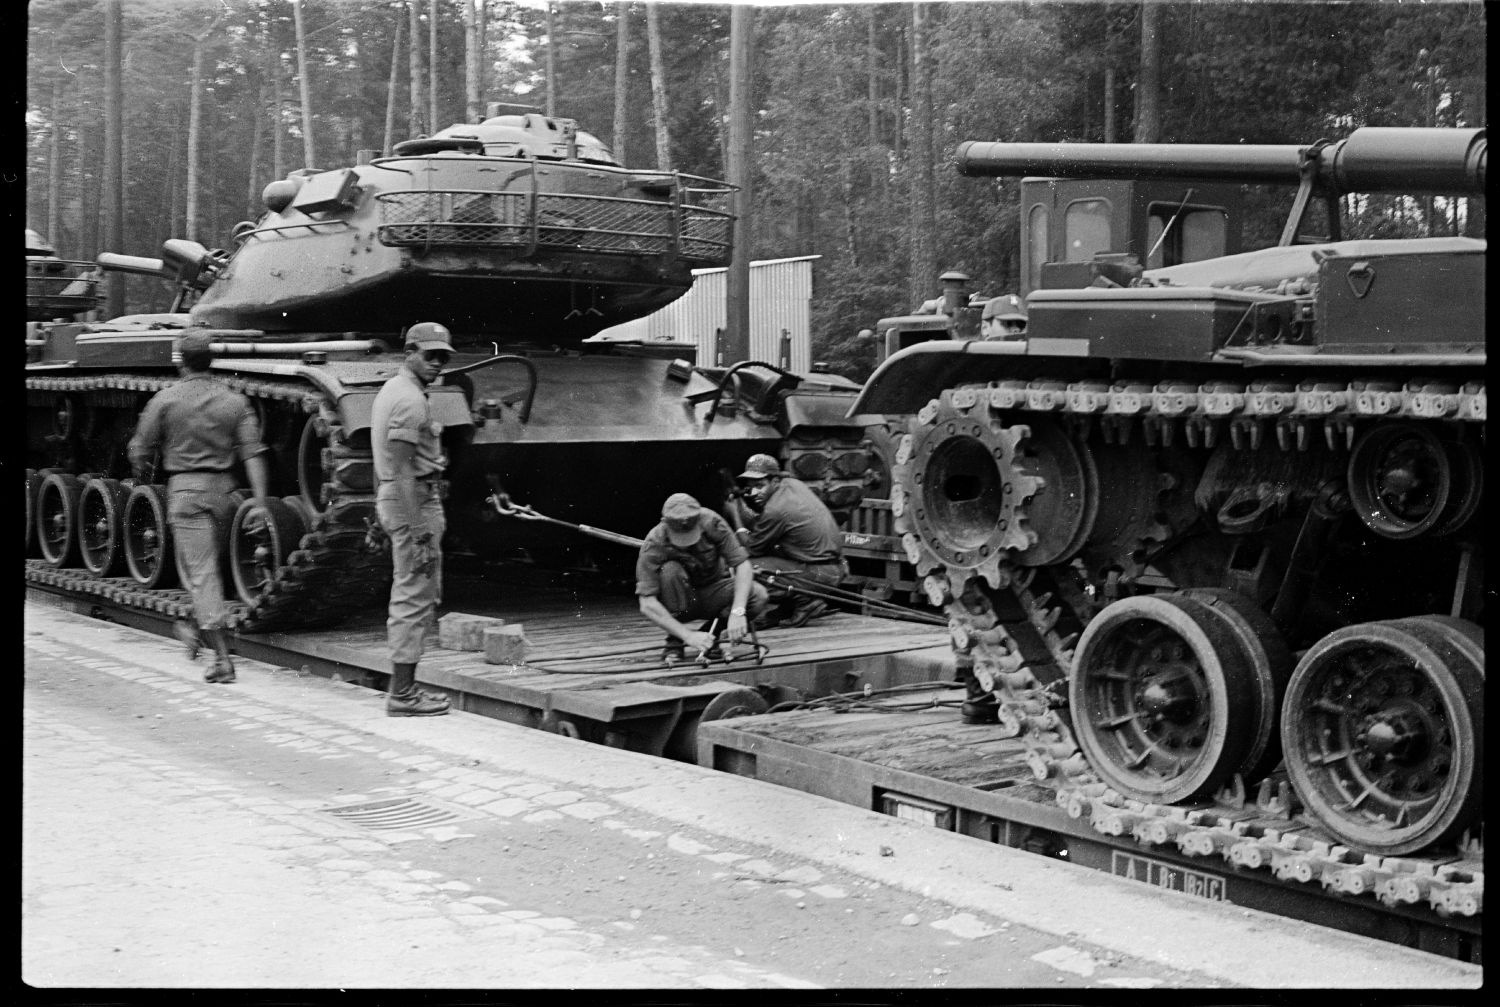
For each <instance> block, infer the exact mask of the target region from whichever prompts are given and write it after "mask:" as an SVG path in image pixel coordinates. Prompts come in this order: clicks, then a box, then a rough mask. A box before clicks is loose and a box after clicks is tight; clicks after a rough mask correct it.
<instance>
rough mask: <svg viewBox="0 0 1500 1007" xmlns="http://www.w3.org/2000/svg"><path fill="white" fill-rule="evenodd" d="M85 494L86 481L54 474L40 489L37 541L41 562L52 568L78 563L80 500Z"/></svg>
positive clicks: (44, 480)
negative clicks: (39, 546) (84, 485)
mask: <svg viewBox="0 0 1500 1007" xmlns="http://www.w3.org/2000/svg"><path fill="white" fill-rule="evenodd" d="M82 492H83V480H81V479H79V478H78V477H77V476H75V475H70V474H68V473H66V472H53V473H52V474H50V475H48V476H47V477H45V478H44V479H43V480H42V484H41V486H40V487H38V489H37V494H36V533H37V539H38V541H39V542H40V544H41V547H42V558H43V559H45V560H46V561H47V562H48V563H50V564H52V565H53V566H56V567H65V566H73V565H75V564H76V563H77V562H78V497H79V495H80V494H81V493H82Z"/></svg>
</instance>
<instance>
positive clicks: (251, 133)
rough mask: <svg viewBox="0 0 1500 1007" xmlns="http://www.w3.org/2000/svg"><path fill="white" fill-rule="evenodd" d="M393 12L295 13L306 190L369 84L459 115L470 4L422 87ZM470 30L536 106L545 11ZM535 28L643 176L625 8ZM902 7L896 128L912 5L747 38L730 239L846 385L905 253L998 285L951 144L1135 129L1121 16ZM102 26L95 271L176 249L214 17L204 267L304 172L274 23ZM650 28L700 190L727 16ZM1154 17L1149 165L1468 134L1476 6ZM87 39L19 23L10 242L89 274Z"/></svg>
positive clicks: (487, 62) (164, 16)
mask: <svg viewBox="0 0 1500 1007" xmlns="http://www.w3.org/2000/svg"><path fill="white" fill-rule="evenodd" d="M413 2H415V3H417V5H418V16H419V21H420V23H421V27H422V30H421V34H420V36H419V37H418V38H416V39H410V38H407V39H405V40H404V41H403V42H402V46H403V49H402V50H400V51H398V52H394V53H393V48H392V43H393V41H394V40H395V35H396V32H397V25H398V24H400V23H404V22H405V19H406V18H407V17H408V7H407V3H406V2H405V0H304V11H303V13H304V17H305V30H306V35H307V47H308V51H307V59H308V61H309V67H310V69H309V77H310V79H311V83H312V91H311V105H312V112H313V119H312V122H313V125H312V129H313V131H314V133H315V140H316V151H317V157H318V159H319V161H320V162H322V163H320V164H318V165H315V166H314V167H319V168H329V167H337V166H339V165H342V164H348V163H352V162H353V161H354V160H355V158H356V157H357V154H358V151H359V150H360V149H362V148H374V147H378V146H379V145H380V144H381V142H382V137H383V136H384V132H385V118H386V109H387V99H388V91H389V89H390V87H391V82H392V81H395V86H396V88H397V89H398V96H397V100H396V101H395V103H394V114H395V124H394V136H395V139H396V140H401V139H405V138H407V137H408V136H411V135H414V134H416V133H423V132H431V131H432V130H433V129H436V128H441V127H443V126H446V125H448V124H450V123H452V122H458V121H462V120H463V119H464V118H465V115H466V100H465V99H466V94H465V85H466V80H465V70H466V67H465V58H464V57H465V36H464V24H463V8H464V3H465V2H471V0H438V3H437V4H436V8H435V9H436V10H437V16H438V20H439V23H438V25H437V31H438V39H439V42H438V49H437V51H438V60H437V63H438V65H437V66H435V67H428V66H427V63H428V56H427V31H428V24H429V22H428V19H429V18H430V17H431V12H432V10H433V7H432V6H431V3H430V0H413ZM481 7H482V12H483V16H484V20H485V24H486V27H485V33H484V42H485V44H484V50H483V58H482V62H483V65H482V66H481V67H480V68H479V70H480V72H479V88H480V92H481V95H482V97H483V99H484V100H491V101H507V102H514V103H519V104H523V105H530V106H533V107H536V108H538V109H540V108H541V107H542V106H543V104H544V100H545V98H544V96H545V94H546V80H545V72H546V66H547V60H546V58H545V50H544V47H545V45H546V42H547V39H546V38H545V32H546V27H545V26H546V17H545V12H544V9H543V6H542V5H541V3H540V2H538V0H521V2H515V0H482V3H481ZM554 8H555V20H554V38H553V39H552V42H553V43H554V55H555V80H554V82H553V83H554V85H555V88H556V95H557V105H558V112H559V114H560V115H564V116H568V117H572V118H576V119H578V120H579V123H580V126H581V127H582V128H584V129H587V130H588V131H590V132H592V133H594V134H595V135H596V136H599V137H602V138H609V137H612V136H614V135H615V134H616V131H617V130H618V131H619V133H620V135H622V136H623V137H624V138H625V148H626V150H627V151H628V152H629V153H630V155H631V160H632V163H635V164H640V165H646V166H652V165H653V162H654V158H653V157H652V155H651V154H650V153H649V152H651V151H654V150H655V149H656V135H655V131H654V123H653V118H652V102H651V78H650V74H651V67H650V60H649V55H648V51H647V49H648V36H647V32H646V11H645V5H644V4H643V3H629V4H620V3H614V2H589V3H584V2H565V3H556V4H555V5H554ZM928 9H929V10H928V17H927V21H926V23H925V24H926V27H925V30H924V32H923V34H924V35H925V37H926V40H927V42H926V49H927V51H928V53H929V57H930V63H929V66H930V68H931V75H930V88H929V90H930V92H931V112H930V113H929V114H926V115H921V113H919V112H918V111H917V110H918V109H919V107H920V104H919V101H918V99H919V98H920V97H921V96H920V95H918V94H915V93H914V89H913V80H914V75H913V72H912V71H913V66H912V59H913V56H912V26H913V19H912V9H911V5H910V4H905V3H885V4H809V5H804V6H796V5H794V6H772V7H767V8H765V9H763V10H762V11H761V12H760V14H759V16H758V17H757V18H756V33H757V37H756V49H757V57H756V60H755V67H756V79H755V82H754V89H753V94H754V105H755V123H756V129H755V140H754V143H755V173H756V174H755V185H754V191H755V200H756V212H755V214H754V215H753V219H751V220H748V221H744V222H742V223H741V225H740V235H741V240H746V241H748V242H749V243H750V254H751V256H752V257H754V258H778V257H784V256H792V255H805V254H817V255H820V256H821V259H819V260H818V262H817V265H816V271H815V287H814V306H813V316H814V333H815V345H816V351H815V352H816V353H817V355H818V356H819V357H820V358H822V359H827V360H829V361H830V362H831V363H833V364H834V365H835V366H836V367H839V368H841V369H843V370H844V371H845V372H846V373H849V374H851V376H862V374H863V373H864V372H865V371H866V370H867V369H868V357H869V350H868V347H866V346H862V345H860V344H858V343H856V342H855V341H854V339H853V336H854V334H855V332H857V331H858V330H859V329H861V328H864V327H866V326H869V325H871V324H873V322H874V321H875V320H876V319H877V318H879V317H880V316H882V315H889V314H897V313H904V312H906V311H909V310H910V309H911V308H912V307H914V304H913V303H912V300H913V297H914V295H915V294H916V293H922V294H923V296H933V295H934V294H936V292H937V284H936V276H935V275H934V276H913V275H911V274H912V268H911V263H912V256H913V250H914V248H920V246H922V245H923V244H927V245H930V246H931V247H935V248H936V250H937V261H936V269H937V270H939V271H941V270H944V269H959V270H962V271H964V272H966V273H968V274H969V275H971V276H973V277H975V278H976V280H977V282H978V286H979V287H980V289H982V290H984V291H986V292H990V293H1001V292H1004V291H1006V290H1010V289H1014V288H1015V286H1016V285H1017V279H1018V276H1019V271H1020V269H1019V266H1020V264H1019V262H1018V260H1017V256H1018V244H1019V241H1018V223H1019V222H1018V214H1017V187H1016V185H1015V183H1014V182H1011V181H997V180H988V179H968V178H961V177H959V176H958V175H957V173H956V172H954V171H953V170H952V165H951V159H952V152H953V150H954V148H955V147H956V146H957V145H958V144H959V143H960V142H961V141H963V140H968V139H986V140H988V139H1005V140H1039V141H1068V140H1073V141H1082V140H1088V141H1098V140H1103V139H1104V138H1105V137H1104V130H1105V122H1106V119H1107V115H1106V106H1107V105H1108V108H1109V110H1110V111H1112V113H1113V121H1114V123H1115V137H1116V139H1117V140H1118V139H1126V138H1128V137H1129V136H1130V131H1131V127H1132V122H1133V117H1134V113H1135V107H1134V106H1135V98H1134V96H1135V93H1136V92H1135V85H1136V82H1137V79H1138V74H1139V72H1140V34H1141V33H1140V12H1141V7H1140V4H1139V3H1137V2H1118V3H1111V2H1090V3H1066V2H1063V3H1041V2H1003V3H948V4H943V3H934V4H929V5H928ZM124 14H125V34H124V39H125V45H124V49H125V66H124V79H123V86H124V91H125V95H124V106H123V107H124V119H125V122H124V132H125V137H124V145H123V149H124V153H123V157H124V162H125V165H124V178H125V190H126V194H125V207H126V214H125V241H126V246H127V247H125V248H123V249H116V251H124V252H128V253H131V254H137V255H151V254H155V252H156V249H157V248H159V246H160V243H161V241H162V240H163V239H165V238H167V237H172V236H174V235H181V234H183V233H186V231H187V230H189V228H188V227H187V226H186V222H185V221H184V219H183V215H184V213H185V211H186V207H187V206H188V205H189V201H188V198H187V196H188V194H187V192H186V182H187V178H188V174H189V173H188V171H187V164H186V161H187V151H188V135H187V133H188V125H189V120H188V115H189V109H190V104H191V103H190V93H189V91H190V87H191V80H192V63H193V60H192V51H193V38H194V36H195V35H196V34H198V33H200V32H202V30H203V28H204V27H205V26H206V25H208V24H210V23H211V22H212V21H213V19H215V18H216V17H217V18H220V19H222V20H221V23H220V25H219V26H218V27H217V28H216V29H215V30H214V32H213V33H212V34H211V35H210V36H209V37H208V38H207V39H206V41H205V47H204V71H203V79H202V82H201V84H200V97H201V99H202V119H203V122H202V127H201V137H200V143H199V154H198V159H199V163H198V176H199V178H200V179H201V182H200V191H199V193H198V200H197V205H198V206H199V208H200V209H199V213H198V218H199V219H198V220H197V221H196V222H195V226H194V228H192V230H195V231H196V232H197V233H198V234H200V235H202V236H203V240H204V241H205V243H208V244H221V243H223V242H224V240H225V239H226V237H227V233H228V230H229V228H230V227H231V226H232V225H233V223H234V222H235V221H236V220H240V219H243V218H246V217H253V216H255V215H257V213H258V206H257V205H256V203H258V193H259V191H260V188H261V187H262V186H263V185H264V184H265V183H266V182H268V181H270V180H272V179H273V178H274V177H277V176H278V175H279V174H284V173H285V172H286V171H289V170H292V169H295V168H300V167H303V165H302V164H301V163H300V161H301V160H302V153H301V152H302V149H303V144H302V124H301V119H300V114H299V108H298V102H297V93H298V79H297V61H296V47H295V38H294V34H293V17H292V8H291V4H290V0H124ZM656 14H657V17H658V21H659V26H660V32H661V38H662V42H663V47H662V53H661V55H662V64H663V65H662V71H663V77H664V80H665V86H666V93H667V98H668V102H667V104H668V108H669V123H668V126H669V129H668V133H669V135H670V138H671V149H670V160H671V164H670V165H669V166H670V167H671V168H674V169H677V170H679V171H684V172H688V173H690V174H698V175H706V176H711V177H720V178H722V177H724V175H725V174H726V170H725V164H724V144H725V132H726V126H727V115H728V109H727V104H728V101H727V99H728V92H729V81H728V39H729V8H728V7H726V6H723V5H715V4H678V3H670V4H662V5H660V6H659V7H658V8H657V10H656ZM1159 14H1160V18H1159V22H1160V23H1159V36H1158V37H1159V43H1160V51H1161V60H1160V66H1159V71H1160V91H1159V94H1160V102H1159V111H1160V118H1161V139H1162V140H1163V141H1165V142H1199V143H1308V142H1311V141H1313V140H1315V139H1318V138H1321V137H1326V138H1329V139H1337V138H1338V137H1341V136H1343V135H1346V134H1347V133H1348V131H1349V130H1351V129H1353V128H1355V127H1357V126H1361V125H1422V126H1425V125H1447V126H1454V125H1459V126H1474V125H1483V124H1484V122H1485V81H1486V62H1485V51H1486V40H1487V24H1486V20H1485V9H1484V7H1483V5H1481V4H1478V3H1467V2H1465V3H1438V4H1359V5H1348V4H1308V3H1273V2H1242V3H1211V4H1204V3H1165V4H1162V5H1161V7H1160V8H1159ZM102 16H103V15H102V0H33V2H32V3H31V4H30V5H29V7H28V9H27V18H28V22H27V42H28V45H27V55H26V74H27V110H26V119H27V128H28V131H27V140H28V144H27V152H26V169H27V184H26V213H27V220H28V224H29V226H32V227H37V228H38V229H41V230H44V231H46V230H48V229H49V228H50V231H51V233H53V234H54V235H55V237H56V241H57V243H58V245H59V251H60V252H61V254H64V255H66V256H69V257H80V258H81V257H89V256H92V255H94V254H95V253H97V252H98V251H101V250H102V248H101V235H102V230H101V226H100V219H101V213H102V207H101V204H100V191H101V185H102V179H103V175H104V172H103V169H102V156H103V150H104V145H103V139H102V137H103V118H104V95H103V90H102V87H103V79H104V74H103V39H102V33H101V32H100V29H99V25H100V24H101V23H102ZM621 16H624V17H626V18H628V19H630V21H629V24H628V28H629V30H628V31H626V32H625V33H623V35H624V37H625V39H626V46H627V49H628V51H627V52H626V53H625V66H626V74H625V78H626V89H627V94H626V96H625V101H624V102H623V103H622V104H621V105H620V108H621V109H623V116H624V121H623V122H621V123H616V122H615V121H614V120H615V117H616V111H615V108H616V103H615V74H614V72H613V69H614V67H615V65H616V56H617V52H616V49H617V45H618V39H619V38H620V37H621V33H620V32H618V31H617V18H619V17H621ZM412 44H415V45H417V46H418V47H419V49H420V51H419V53H418V54H417V56H418V60H417V63H418V65H419V66H420V67H421V68H422V74H423V78H424V79H423V81H422V82H421V83H422V85H423V87H424V89H425V87H426V86H427V82H428V81H429V80H430V81H435V87H436V89H437V107H438V108H439V110H440V111H439V118H440V120H442V121H439V122H437V123H425V122H420V121H418V122H415V123H413V122H411V121H409V119H410V114H409V104H410V103H409V102H407V101H405V100H403V97H402V96H404V95H405V94H406V92H407V88H408V70H407V60H408V54H409V49H407V48H405V47H409V46H411V45H412ZM393 55H395V57H396V63H397V65H396V66H395V67H394V68H393V67H392V57H393ZM393 69H394V73H393ZM1107 72H1108V73H1109V74H1110V75H1111V76H1112V79H1113V81H1114V87H1113V93H1112V94H1106V90H1105V80H1106V73H1107ZM423 93H424V94H425V93H426V92H425V90H424V92H423ZM278 94H279V97H280V103H279V104H278V102H277V96H278ZM419 107H420V108H421V109H425V108H426V102H425V100H424V101H423V102H421V103H420V105H419ZM919 115H921V117H920V119H919V118H918V116H919ZM928 131H930V135H931V138H932V148H933V154H932V155H931V162H932V163H931V165H930V167H931V168H932V169H933V172H934V174H933V177H932V182H931V185H932V195H933V202H934V208H933V212H932V214H931V215H930V219H931V220H932V223H931V224H930V225H928V227H930V228H931V230H932V232H933V233H923V234H917V233H914V229H915V228H917V227H920V226H921V225H920V224H914V218H913V214H912V212H911V210H912V205H913V200H914V198H916V197H917V196H918V195H919V194H918V193H917V191H916V190H915V189H914V188H913V187H914V186H915V185H918V184H920V181H921V177H922V175H923V172H921V171H918V170H916V167H917V166H916V165H915V163H914V160H913V156H912V153H913V143H914V141H917V142H920V140H921V138H922V137H923V136H924V134H926V133H927V132H928ZM54 141H55V143H54ZM54 148H55V150H56V155H55V160H54V154H53V151H54ZM278 151H279V152H280V161H279V162H278V160H277V152H278ZM54 175H55V177H56V178H57V184H56V185H55V187H54V186H52V185H49V180H50V179H51V178H53V177H54ZM54 188H55V192H54ZM1264 202H1265V204H1266V205H1265V207H1264V209H1263V210H1262V211H1261V212H1260V213H1259V214H1258V215H1257V216H1256V218H1255V221H1254V222H1253V223H1252V231H1253V232H1254V233H1253V235H1250V236H1247V237H1248V240H1250V242H1251V243H1252V244H1254V243H1255V242H1256V241H1257V240H1266V237H1267V233H1269V234H1270V235H1271V237H1274V229H1275V227H1276V226H1277V224H1278V223H1279V217H1278V216H1277V214H1278V213H1279V212H1281V211H1282V210H1284V202H1283V203H1281V204H1279V205H1278V206H1277V207H1276V208H1275V209H1274V210H1273V209H1272V208H1271V206H1270V200H1269V198H1267V199H1266V200H1265V201H1264Z"/></svg>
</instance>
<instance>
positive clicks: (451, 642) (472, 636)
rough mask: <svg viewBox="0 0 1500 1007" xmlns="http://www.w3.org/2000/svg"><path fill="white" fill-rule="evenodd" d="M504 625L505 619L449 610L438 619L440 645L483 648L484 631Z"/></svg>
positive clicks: (459, 647) (451, 647)
mask: <svg viewBox="0 0 1500 1007" xmlns="http://www.w3.org/2000/svg"><path fill="white" fill-rule="evenodd" d="M503 625H505V620H504V619H494V618H491V617H489V616H486V615H468V614H467V613H464V612H449V613H448V614H447V615H445V616H443V617H442V618H441V619H439V620H438V646H439V647H442V648H444V649H445V650H473V651H478V650H483V649H484V631H485V630H486V629H487V628H491V627H495V626H503Z"/></svg>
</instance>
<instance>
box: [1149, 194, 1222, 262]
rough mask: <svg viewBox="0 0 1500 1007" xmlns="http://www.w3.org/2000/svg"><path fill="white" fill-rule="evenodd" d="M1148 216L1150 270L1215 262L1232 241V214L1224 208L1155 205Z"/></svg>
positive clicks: (1176, 204)
mask: <svg viewBox="0 0 1500 1007" xmlns="http://www.w3.org/2000/svg"><path fill="white" fill-rule="evenodd" d="M1148 212H1149V214H1150V216H1149V217H1148V218H1147V224H1146V249H1147V252H1148V254H1147V256H1146V268H1147V269H1159V268H1161V267H1162V266H1175V265H1177V264H1178V263H1182V262H1198V261H1200V260H1202V259H1214V258H1218V257H1219V256H1221V255H1223V254H1224V251H1225V248H1226V247H1227V243H1228V239H1229V214H1228V213H1227V212H1226V211H1225V210H1224V208H1223V207H1219V206H1182V205H1181V204H1178V203H1152V204H1151V206H1150V208H1149V211H1148ZM1174 215H1175V216H1176V220H1175V221H1174V220H1173V216H1174ZM1169 223H1170V226H1168V225H1169ZM1163 231H1165V232H1166V237H1165V238H1163V237H1162V232H1163Z"/></svg>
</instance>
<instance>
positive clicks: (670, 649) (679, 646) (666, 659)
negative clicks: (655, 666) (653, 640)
mask: <svg viewBox="0 0 1500 1007" xmlns="http://www.w3.org/2000/svg"><path fill="white" fill-rule="evenodd" d="M686 659H687V648H686V647H685V646H684V645H683V642H682V641H681V640H679V639H677V637H675V636H668V637H667V642H666V645H665V646H664V647H662V649H661V663H662V664H667V665H672V664H676V663H678V662H679V661H683V660H686Z"/></svg>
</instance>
